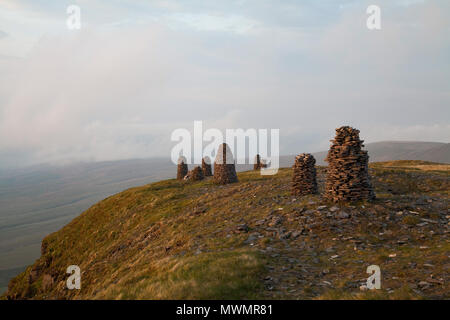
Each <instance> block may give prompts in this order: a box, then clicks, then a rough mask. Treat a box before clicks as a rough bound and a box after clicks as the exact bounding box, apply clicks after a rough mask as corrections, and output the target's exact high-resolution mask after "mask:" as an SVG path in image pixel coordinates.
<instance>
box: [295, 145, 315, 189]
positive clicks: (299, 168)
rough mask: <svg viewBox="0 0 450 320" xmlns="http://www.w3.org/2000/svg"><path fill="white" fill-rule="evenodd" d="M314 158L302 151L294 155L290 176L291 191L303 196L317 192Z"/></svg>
mask: <svg viewBox="0 0 450 320" xmlns="http://www.w3.org/2000/svg"><path fill="white" fill-rule="evenodd" d="M315 164H316V159H314V157H313V155H312V154H310V153H302V154H299V155H298V156H296V157H295V163H294V166H293V169H294V174H293V177H292V193H293V194H294V195H299V196H304V195H307V194H315V193H317V179H316V167H315Z"/></svg>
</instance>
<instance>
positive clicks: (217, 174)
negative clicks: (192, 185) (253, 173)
mask: <svg viewBox="0 0 450 320" xmlns="http://www.w3.org/2000/svg"><path fill="white" fill-rule="evenodd" d="M214 181H215V182H216V183H218V184H227V183H233V182H237V181H238V178H237V174H236V168H235V165H234V159H233V153H232V152H231V149H230V147H228V145H227V144H226V143H222V144H221V145H220V146H219V149H218V150H217V156H216V159H215V161H214Z"/></svg>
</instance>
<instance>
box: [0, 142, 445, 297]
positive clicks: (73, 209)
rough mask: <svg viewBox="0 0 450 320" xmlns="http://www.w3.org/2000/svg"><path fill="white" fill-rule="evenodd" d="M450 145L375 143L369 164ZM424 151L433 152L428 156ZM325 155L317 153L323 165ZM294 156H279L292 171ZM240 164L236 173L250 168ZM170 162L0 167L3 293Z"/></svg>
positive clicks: (163, 175) (435, 155)
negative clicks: (76, 224) (54, 241)
mask: <svg viewBox="0 0 450 320" xmlns="http://www.w3.org/2000/svg"><path fill="white" fill-rule="evenodd" d="M449 146H450V144H445V143H438V142H377V143H369V144H367V149H368V150H369V153H370V160H371V161H372V162H373V161H383V160H390V159H391V160H395V159H418V160H427V161H433V162H447V163H450V152H449V150H448V149H449ZM426 150H430V151H428V152H425V151H426ZM325 156H326V152H319V153H316V154H315V157H316V159H317V161H318V164H324V162H323V159H324V158H325ZM294 158H295V156H281V157H280V166H281V167H291V166H292V164H293V162H294ZM250 168H251V166H249V165H239V166H238V167H237V170H238V171H244V170H249V169H250ZM173 175H174V168H173V164H172V163H171V162H170V160H169V159H162V158H161V159H158V158H155V159H131V160H121V161H106V162H97V163H78V164H70V165H64V166H50V165H41V166H34V167H29V168H22V169H15V170H5V169H4V168H3V169H2V168H0V207H1V208H2V210H0V231H1V232H0V294H1V293H3V292H4V291H5V290H6V286H7V283H8V279H10V278H11V275H14V274H17V273H18V272H20V271H22V270H25V268H26V266H27V265H29V264H30V263H32V262H33V261H34V260H35V259H37V258H38V257H39V254H40V242H41V240H42V238H43V237H44V236H46V235H47V234H49V233H51V232H54V231H56V230H58V229H60V228H61V227H63V226H64V225H66V224H67V223H68V222H70V221H71V220H72V219H73V218H74V217H76V216H77V215H79V213H80V212H82V211H84V210H86V209H88V208H89V207H90V206H92V205H93V204H95V203H96V202H98V201H100V200H101V199H104V198H105V197H108V196H110V195H112V194H115V193H117V192H120V191H121V190H124V189H127V188H130V187H133V186H137V185H143V184H146V183H150V182H154V181H158V180H161V179H168V178H170V177H173Z"/></svg>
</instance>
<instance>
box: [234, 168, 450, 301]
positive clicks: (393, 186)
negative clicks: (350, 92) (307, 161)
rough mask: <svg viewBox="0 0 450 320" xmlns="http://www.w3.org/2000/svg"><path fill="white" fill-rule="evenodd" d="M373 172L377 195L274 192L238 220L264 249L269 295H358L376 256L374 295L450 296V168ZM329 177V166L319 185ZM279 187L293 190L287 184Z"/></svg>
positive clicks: (251, 240)
mask: <svg viewBox="0 0 450 320" xmlns="http://www.w3.org/2000/svg"><path fill="white" fill-rule="evenodd" d="M397 170H398V169H397ZM371 175H372V178H373V183H374V185H375V186H376V189H377V191H378V199H377V200H376V201H374V202H373V203H359V204H353V205H349V204H330V203H327V202H324V201H323V200H322V198H321V196H309V197H306V199H305V198H303V199H297V198H296V197H293V196H289V195H285V196H279V197H274V198H272V199H271V200H272V201H273V202H275V203H277V205H278V206H279V207H278V208H277V209H275V210H272V211H270V212H269V213H268V214H267V215H265V216H264V217H263V218H262V219H254V220H249V221H245V222H244V220H245V219H243V224H241V225H238V226H237V227H236V229H237V232H241V233H248V237H247V239H246V240H245V243H246V244H248V245H249V246H252V247H255V248H257V250H258V251H259V252H261V253H262V254H263V255H264V256H266V257H267V260H268V264H267V268H268V270H269V272H268V275H267V276H266V277H265V278H264V279H263V280H264V282H265V292H264V296H265V297H267V298H269V299H272V298H273V299H278V298H292V299H297V298H300V299H305V298H306V299H308V298H317V297H322V298H347V297H354V296H355V293H358V290H359V291H366V290H367V287H366V286H365V285H366V280H367V277H368V276H369V275H368V274H366V273H365V272H366V268H367V266H369V265H371V264H376V265H379V266H380V268H381V274H382V289H383V290H381V291H380V292H378V293H375V292H372V293H370V294H371V295H372V296H373V297H376V296H377V295H379V297H380V298H388V297H389V295H392V298H407V297H417V298H420V297H423V298H434V299H443V298H449V297H450V296H449V294H450V292H449V287H448V281H449V280H450V251H449V248H450V247H449V224H450V208H449V203H448V198H447V193H448V191H449V190H448V186H449V178H448V176H445V175H444V176H441V175H439V174H436V173H433V172H423V171H421V172H404V171H401V170H398V171H395V169H393V170H392V171H390V172H388V173H386V172H385V171H384V170H383V169H380V168H378V169H372V170H371ZM395 175H399V177H395ZM324 178H325V168H320V169H319V173H318V180H319V186H320V187H321V188H322V189H323V185H324ZM396 179H398V180H396ZM403 180H408V183H412V184H414V188H415V189H414V190H410V191H412V192H411V193H409V192H408V193H406V194H405V192H406V191H407V190H404V189H405V188H408V186H405V185H402V183H405V181H403ZM430 181H433V185H434V186H436V188H434V187H433V186H432V185H430ZM279 187H280V188H283V189H285V191H286V193H287V192H288V191H289V185H287V184H286V185H280V186H279ZM410 187H411V186H410ZM441 188H442V189H441ZM445 188H447V189H445ZM439 189H441V190H444V193H441V192H439V191H440V190H439ZM420 190H424V191H425V190H428V191H429V192H430V193H429V194H424V193H421V192H420ZM445 190H446V191H445ZM433 191H436V192H433ZM300 201H301V202H302V205H300V206H299V205H297V203H298V202H300Z"/></svg>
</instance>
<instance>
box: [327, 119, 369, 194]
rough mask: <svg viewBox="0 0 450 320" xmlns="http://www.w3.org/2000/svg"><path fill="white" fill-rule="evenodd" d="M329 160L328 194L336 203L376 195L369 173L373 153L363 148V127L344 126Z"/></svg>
mask: <svg viewBox="0 0 450 320" xmlns="http://www.w3.org/2000/svg"><path fill="white" fill-rule="evenodd" d="M330 141H331V142H332V145H331V147H330V150H329V151H328V155H327V157H326V159H325V161H327V162H328V169H327V179H326V184H325V197H326V198H327V199H329V200H332V201H334V202H338V201H358V200H371V199H374V198H375V193H374V192H373V189H372V185H371V182H370V176H369V168H368V163H369V156H368V154H367V151H364V150H361V148H362V147H364V145H363V142H364V141H363V140H360V139H359V130H357V129H354V128H352V127H348V126H344V127H340V128H338V129H336V137H335V138H334V140H330Z"/></svg>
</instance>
